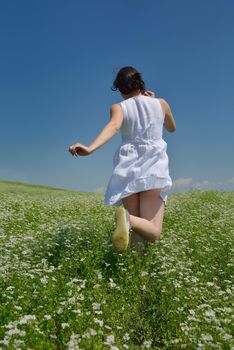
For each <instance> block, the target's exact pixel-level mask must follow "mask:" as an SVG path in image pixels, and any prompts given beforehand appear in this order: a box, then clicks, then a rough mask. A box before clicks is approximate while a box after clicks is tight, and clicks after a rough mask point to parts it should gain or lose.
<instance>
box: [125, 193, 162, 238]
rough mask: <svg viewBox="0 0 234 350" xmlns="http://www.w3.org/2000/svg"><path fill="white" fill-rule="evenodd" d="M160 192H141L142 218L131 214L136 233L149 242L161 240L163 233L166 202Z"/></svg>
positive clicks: (131, 221)
mask: <svg viewBox="0 0 234 350" xmlns="http://www.w3.org/2000/svg"><path fill="white" fill-rule="evenodd" d="M160 192H161V190H160V189H153V190H148V191H143V192H140V193H139V195H140V217H138V216H135V215H131V214H130V223H131V226H132V229H133V230H134V232H135V233H137V234H138V235H140V236H141V237H142V238H143V239H145V240H147V241H149V242H154V241H155V240H157V239H159V237H160V235H161V231H162V224H163V215H164V202H163V200H162V199H161V197H160Z"/></svg>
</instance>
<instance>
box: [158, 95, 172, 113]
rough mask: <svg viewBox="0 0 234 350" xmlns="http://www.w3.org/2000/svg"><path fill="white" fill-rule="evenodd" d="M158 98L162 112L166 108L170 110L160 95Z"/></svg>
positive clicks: (165, 110)
mask: <svg viewBox="0 0 234 350" xmlns="http://www.w3.org/2000/svg"><path fill="white" fill-rule="evenodd" d="M158 100H159V102H160V104H161V106H162V109H163V111H164V113H165V114H166V112H167V111H168V110H170V106H169V103H168V102H167V101H166V100H165V99H164V98H162V97H158Z"/></svg>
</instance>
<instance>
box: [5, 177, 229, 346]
mask: <svg viewBox="0 0 234 350" xmlns="http://www.w3.org/2000/svg"><path fill="white" fill-rule="evenodd" d="M233 199H234V194H233V193H232V192H215V191H209V192H202V191H190V192H186V193H177V194H171V195H170V196H169V198H168V205H167V207H166V210H165V219H164V226H163V233H162V237H161V239H160V240H159V241H157V242H156V243H154V244H153V243H149V244H148V245H147V252H146V253H145V254H144V255H143V256H139V255H138V254H137V253H136V252H135V251H134V250H130V248H129V249H128V251H127V252H126V253H124V254H120V255H118V254H117V253H115V252H114V251H113V249H112V246H111V234H112V232H113V230H114V227H115V216H114V207H106V206H104V205H103V195H102V194H95V193H84V192H75V191H66V190H59V189H53V188H49V187H43V186H33V185H26V184H21V183H13V182H6V181H5V182H3V181H1V182H0V237H1V239H0V244H1V256H0V272H1V282H0V298H1V306H0V349H22V350H23V349H31V350H34V349H35V350H37V349H43V350H44V349H45V350H47V349H61V350H62V349H68V350H71V349H72V350H78V349H83V350H86V349H90V350H96V349H111V350H118V349H119V350H122V349H130V350H134V349H189V350H192V349H208V350H209V349H234V342H233V324H234V314H233V303H234V298H233V294H234V293H233V292H234V283H233V271H234V269H233V256H234V252H233V250H234V249H233V248H234V239H233V216H232V214H233V202H234V200H233Z"/></svg>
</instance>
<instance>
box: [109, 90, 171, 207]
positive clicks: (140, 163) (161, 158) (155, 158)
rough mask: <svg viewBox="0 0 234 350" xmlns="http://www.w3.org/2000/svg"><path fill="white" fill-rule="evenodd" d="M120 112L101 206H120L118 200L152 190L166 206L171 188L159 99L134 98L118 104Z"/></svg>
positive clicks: (162, 114)
mask: <svg viewBox="0 0 234 350" xmlns="http://www.w3.org/2000/svg"><path fill="white" fill-rule="evenodd" d="M120 105H121V107H122V110H123V116H124V119H123V124H122V127H121V129H120V130H121V134H122V143H121V144H120V146H119V147H118V148H117V150H116V152H115V155H114V158H113V173H112V176H111V178H110V180H109V183H108V185H107V188H106V192H105V199H104V204H105V205H116V206H120V205H122V204H123V203H122V200H121V199H122V198H124V197H127V196H129V195H131V194H133V193H137V192H141V191H146V190H150V189H154V188H158V189H162V190H161V193H160V196H161V198H162V199H163V201H164V203H165V204H166V201H167V192H168V190H170V188H171V186H172V181H171V178H170V175H169V169H168V156H167V143H166V142H165V141H164V140H163V138H162V134H163V123H164V118H165V116H164V112H163V110H162V107H161V104H160V102H159V99H157V98H152V97H148V96H144V95H138V96H135V97H131V98H128V99H127V100H124V101H122V102H120Z"/></svg>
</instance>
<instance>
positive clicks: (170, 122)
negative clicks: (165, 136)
mask: <svg viewBox="0 0 234 350" xmlns="http://www.w3.org/2000/svg"><path fill="white" fill-rule="evenodd" d="M159 102H160V103H161V106H162V109H163V111H164V114H165V119H164V127H165V128H166V129H167V130H168V131H170V132H174V131H175V130H176V122H175V119H174V117H173V115H172V112H171V108H170V106H169V104H168V103H167V101H166V100H164V99H163V98H159Z"/></svg>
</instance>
